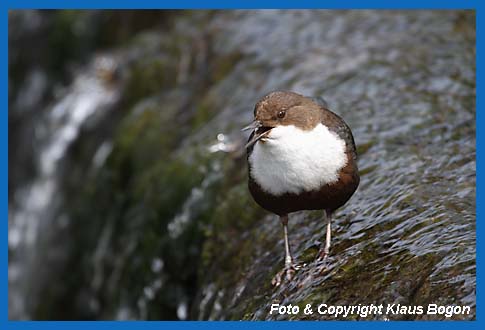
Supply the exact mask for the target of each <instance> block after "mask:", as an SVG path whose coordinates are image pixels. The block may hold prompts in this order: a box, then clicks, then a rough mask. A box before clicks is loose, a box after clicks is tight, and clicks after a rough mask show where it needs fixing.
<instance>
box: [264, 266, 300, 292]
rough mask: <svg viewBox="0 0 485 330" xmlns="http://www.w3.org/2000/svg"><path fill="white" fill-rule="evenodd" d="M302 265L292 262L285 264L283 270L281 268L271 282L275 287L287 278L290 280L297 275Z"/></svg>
mask: <svg viewBox="0 0 485 330" xmlns="http://www.w3.org/2000/svg"><path fill="white" fill-rule="evenodd" d="M300 268H301V266H300V265H297V264H295V263H292V264H290V265H287V266H285V268H283V269H282V270H280V271H279V272H278V273H277V274H276V275H275V276H274V277H273V279H272V280H271V284H273V285H274V286H275V287H278V286H280V285H281V283H282V282H283V281H284V280H286V281H288V282H290V281H291V280H292V279H293V276H295V273H296V271H297V270H298V269H300Z"/></svg>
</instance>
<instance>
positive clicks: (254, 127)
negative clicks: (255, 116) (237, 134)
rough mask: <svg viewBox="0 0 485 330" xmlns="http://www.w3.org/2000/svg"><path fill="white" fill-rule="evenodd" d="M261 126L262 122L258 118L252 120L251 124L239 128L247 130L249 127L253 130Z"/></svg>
mask: <svg viewBox="0 0 485 330" xmlns="http://www.w3.org/2000/svg"><path fill="white" fill-rule="evenodd" d="M261 126H263V124H262V123H261V122H260V121H259V120H254V121H253V122H252V123H251V124H249V125H248V126H246V127H244V128H243V129H241V131H247V130H250V129H252V130H255V129H257V128H259V127H261Z"/></svg>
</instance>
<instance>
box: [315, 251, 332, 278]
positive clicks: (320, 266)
mask: <svg viewBox="0 0 485 330" xmlns="http://www.w3.org/2000/svg"><path fill="white" fill-rule="evenodd" d="M329 254H330V253H329V249H327V248H324V249H320V251H319V252H318V254H317V257H316V258H315V265H316V267H315V272H316V274H318V275H320V274H322V273H323V272H324V271H325V270H326V269H327V261H328V256H329Z"/></svg>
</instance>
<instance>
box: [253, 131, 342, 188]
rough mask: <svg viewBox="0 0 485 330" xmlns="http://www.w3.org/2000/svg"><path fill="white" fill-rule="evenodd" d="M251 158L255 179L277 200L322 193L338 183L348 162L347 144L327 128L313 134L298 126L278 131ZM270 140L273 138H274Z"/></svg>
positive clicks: (254, 151) (261, 143) (255, 148)
mask: <svg viewBox="0 0 485 330" xmlns="http://www.w3.org/2000/svg"><path fill="white" fill-rule="evenodd" d="M271 136H274V138H270V139H268V140H267V141H265V142H258V143H256V145H255V146H254V149H253V152H252V153H251V155H250V157H249V164H250V171H251V177H252V178H253V179H254V181H255V182H256V183H257V184H258V185H259V186H260V187H261V188H262V189H263V190H264V191H266V192H268V193H270V194H273V195H275V196H278V195H282V194H285V193H295V194H298V193H301V192H304V191H312V190H318V189H319V188H320V187H322V186H323V185H326V184H330V183H333V182H336V181H338V173H339V170H340V169H341V168H343V167H344V166H345V164H346V162H347V157H346V154H345V142H344V141H343V140H341V139H339V138H338V137H337V136H336V135H335V134H334V133H332V132H330V131H329V130H328V129H327V128H326V127H324V126H323V125H318V126H317V127H316V128H314V129H313V130H312V131H302V130H300V129H298V128H295V127H294V126H284V127H282V128H281V129H280V127H277V128H274V129H273V130H272V132H271ZM271 136H270V137H271Z"/></svg>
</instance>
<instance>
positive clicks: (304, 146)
mask: <svg viewBox="0 0 485 330" xmlns="http://www.w3.org/2000/svg"><path fill="white" fill-rule="evenodd" d="M247 129H251V130H253V132H252V134H251V135H250V137H249V140H248V143H247V144H246V150H247V160H248V165H249V171H248V173H249V183H248V186H249V191H250V192H251V195H252V196H253V198H254V200H255V201H256V203H258V204H259V205H260V206H261V207H262V208H264V209H266V210H268V211H270V212H272V213H275V214H277V215H278V216H279V217H280V220H281V223H282V224H283V231H284V241H285V267H284V269H283V270H282V271H280V272H279V273H278V274H276V276H275V277H274V279H273V281H272V283H273V284H274V285H276V286H278V285H280V284H281V281H282V279H283V278H286V279H287V280H291V279H292V277H293V275H294V273H295V271H296V270H297V268H298V266H297V264H296V263H295V262H294V259H293V257H292V256H291V252H290V245H289V242H288V214H289V213H292V212H297V211H301V210H325V213H326V221H327V225H326V227H327V228H326V229H327V231H326V241H325V245H324V246H323V247H321V249H320V251H319V253H318V255H317V259H318V260H324V259H325V258H326V257H327V256H328V254H329V250H330V239H331V225H330V223H331V217H332V213H333V212H334V211H335V210H336V209H338V208H339V207H341V206H342V205H344V204H345V203H346V202H347V201H348V200H349V199H350V197H351V196H352V195H353V193H354V192H355V190H356V189H357V186H358V185H359V181H360V178H359V173H358V169H357V153H356V149H355V143H354V138H353V136H352V131H351V130H350V128H349V126H348V125H347V124H346V123H345V122H344V121H343V119H342V118H340V117H339V116H338V115H336V114H335V113H333V112H331V111H330V110H328V109H327V107H326V105H324V104H319V103H317V102H315V101H314V100H313V99H311V98H308V97H305V96H302V95H299V94H296V93H293V92H282V91H277V92H272V93H270V94H268V95H266V96H265V97H263V98H262V99H261V100H260V101H259V102H258V103H256V106H255V108H254V121H253V122H252V124H250V125H249V126H247V127H245V128H244V129H243V130H247Z"/></svg>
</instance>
